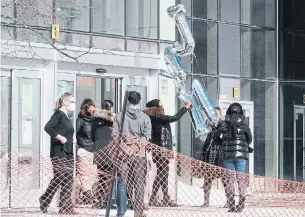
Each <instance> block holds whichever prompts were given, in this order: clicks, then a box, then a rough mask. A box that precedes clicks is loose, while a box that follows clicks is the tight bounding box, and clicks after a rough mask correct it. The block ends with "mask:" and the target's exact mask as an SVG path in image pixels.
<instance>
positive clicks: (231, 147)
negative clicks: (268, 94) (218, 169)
mask: <svg viewBox="0 0 305 217" xmlns="http://www.w3.org/2000/svg"><path fill="white" fill-rule="evenodd" d="M214 138H215V139H217V138H221V139H222V148H223V165H224V167H225V168H226V169H229V170H234V171H237V172H241V173H244V172H245V169H246V163H247V160H248V158H249V153H252V152H253V149H252V148H250V147H249V145H250V144H251V142H252V133H251V131H250V128H249V126H248V124H247V123H246V122H245V117H244V115H243V109H242V106H241V105H240V104H239V103H232V104H231V105H230V106H229V108H228V110H227V112H226V117H225V120H224V121H223V122H222V123H221V125H220V127H219V130H217V132H216V133H215V134H214ZM236 175H237V182H238V185H239V191H240V192H239V193H240V198H239V203H238V205H237V206H235V200H234V195H235V190H234V179H235V176H234V174H232V173H230V174H228V177H227V178H226V182H227V184H226V186H227V187H226V188H227V189H226V197H227V200H228V206H229V210H228V211H229V212H242V211H243V209H244V207H245V200H246V195H245V193H246V192H245V191H246V176H243V175H238V174H236Z"/></svg>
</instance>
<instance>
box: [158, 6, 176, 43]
mask: <svg viewBox="0 0 305 217" xmlns="http://www.w3.org/2000/svg"><path fill="white" fill-rule="evenodd" d="M159 2H160V3H159V5H160V11H159V16H160V25H159V29H160V30H159V31H160V39H161V40H168V41H175V40H176V38H175V37H176V31H175V22H174V20H173V19H172V18H171V17H170V16H168V14H167V8H168V7H170V6H173V5H175V0H166V1H159Z"/></svg>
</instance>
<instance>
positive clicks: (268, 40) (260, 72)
mask: <svg viewBox="0 0 305 217" xmlns="http://www.w3.org/2000/svg"><path fill="white" fill-rule="evenodd" d="M241 37H242V39H241V40H242V44H241V46H242V55H241V58H242V76H243V77H253V78H271V79H272V78H275V75H276V43H275V42H276V40H275V31H269V30H267V31H264V30H260V29H251V28H241Z"/></svg>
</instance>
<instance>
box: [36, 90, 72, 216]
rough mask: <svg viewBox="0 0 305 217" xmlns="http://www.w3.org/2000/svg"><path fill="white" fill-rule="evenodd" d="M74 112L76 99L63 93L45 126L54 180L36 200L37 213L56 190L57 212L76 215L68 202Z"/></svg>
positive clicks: (45, 209) (70, 185) (44, 207)
mask: <svg viewBox="0 0 305 217" xmlns="http://www.w3.org/2000/svg"><path fill="white" fill-rule="evenodd" d="M74 109H75V98H74V96H73V95H72V94H71V93H64V94H63V95H62V96H61V97H60V98H59V99H58V100H57V103H56V109H55V112H54V114H53V115H52V117H51V119H50V120H49V121H48V123H47V124H46V125H45V128H44V129H45V131H46V132H47V133H48V134H49V135H50V136H51V152H50V157H51V162H52V166H53V179H52V180H51V182H50V184H49V186H48V187H47V189H46V191H45V193H44V194H43V195H42V196H41V197H40V198H39V202H40V210H41V211H42V212H43V213H46V212H47V209H48V207H49V206H50V203H51V202H52V199H53V197H54V195H55V193H56V191H57V190H58V188H61V192H60V202H59V213H60V214H62V215H75V214H77V213H76V212H75V211H74V207H73V204H72V199H71V192H72V185H73V169H74V158H73V143H74V142H75V139H74V137H73V135H74V127H73V125H72V122H71V120H70V118H69V116H68V113H69V112H73V111H74Z"/></svg>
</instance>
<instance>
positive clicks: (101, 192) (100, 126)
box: [91, 100, 115, 209]
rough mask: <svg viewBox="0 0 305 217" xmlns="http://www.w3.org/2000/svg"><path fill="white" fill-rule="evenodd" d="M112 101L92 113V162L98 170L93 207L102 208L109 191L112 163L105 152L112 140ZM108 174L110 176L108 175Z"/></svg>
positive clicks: (113, 115)
mask: <svg viewBox="0 0 305 217" xmlns="http://www.w3.org/2000/svg"><path fill="white" fill-rule="evenodd" d="M112 108H113V102H112V101H110V100H105V101H104V102H103V103H102V109H95V110H94V111H93V113H92V116H93V117H94V119H93V121H92V130H91V132H92V139H93V150H94V153H93V163H94V164H96V165H97V170H98V187H97V192H96V194H97V197H96V198H97V200H95V201H94V203H93V208H97V209H102V208H103V207H105V205H106V202H107V201H106V200H107V197H108V194H109V193H110V188H111V185H110V182H109V180H110V179H111V178H110V176H111V171H112V169H113V165H112V162H111V159H110V158H107V156H109V155H108V154H107V151H108V148H107V146H108V145H109V144H110V142H111V141H112V131H111V127H112V126H113V122H114V120H115V113H113V112H112V111H111V110H112ZM107 174H109V175H110V176H108V175H107Z"/></svg>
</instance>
